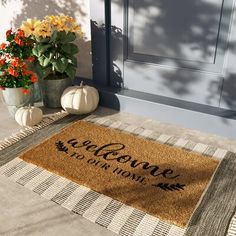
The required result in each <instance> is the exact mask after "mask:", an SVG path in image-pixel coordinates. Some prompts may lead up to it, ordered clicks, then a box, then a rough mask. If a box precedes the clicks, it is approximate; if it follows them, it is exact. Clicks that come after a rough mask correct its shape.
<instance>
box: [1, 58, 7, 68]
mask: <svg viewBox="0 0 236 236" xmlns="http://www.w3.org/2000/svg"><path fill="white" fill-rule="evenodd" d="M5 62H6V58H5V57H3V58H0V67H1V66H3V65H4V64H5Z"/></svg>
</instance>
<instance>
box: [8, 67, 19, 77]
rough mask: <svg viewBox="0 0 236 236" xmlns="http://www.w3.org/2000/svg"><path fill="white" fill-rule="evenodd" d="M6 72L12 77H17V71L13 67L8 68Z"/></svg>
mask: <svg viewBox="0 0 236 236" xmlns="http://www.w3.org/2000/svg"><path fill="white" fill-rule="evenodd" d="M7 71H8V73H9V74H10V75H12V76H14V77H18V75H19V74H18V72H17V71H15V70H14V69H13V68H11V67H10V68H8V70H7Z"/></svg>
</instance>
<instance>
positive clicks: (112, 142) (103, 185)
mask: <svg viewBox="0 0 236 236" xmlns="http://www.w3.org/2000/svg"><path fill="white" fill-rule="evenodd" d="M20 158H21V159H23V160H25V161H27V162H31V163H33V164H35V165H38V166H41V167H43V168H45V169H47V170H49V171H52V172H54V173H56V174H59V175H61V176H64V177H66V178H68V179H70V180H73V181H74V182H76V183H78V184H81V185H84V186H86V187H89V188H91V189H93V190H95V191H97V192H100V193H102V194H104V195H107V196H109V197H112V198H113V199H116V200H119V201H121V202H123V203H125V204H127V205H130V206H132V207H135V208H137V209H139V210H142V211H144V212H146V213H149V214H151V215H153V216H156V217H158V218H160V219H162V220H164V221H167V222H170V223H173V224H176V225H178V226H180V227H184V226H186V224H187V222H188V221H189V219H190V217H191V215H192V213H193V211H194V209H195V207H196V205H197V203H198V201H199V199H200V198H201V195H202V194H203V192H204V191H205V189H206V188H207V185H208V183H209V181H210V179H211V177H212V175H213V173H214V171H215V170H216V168H217V166H218V164H219V162H218V161H217V160H214V159H210V158H206V157H204V156H202V155H198V154H195V153H191V152H188V151H185V150H182V149H178V148H175V147H171V146H168V145H165V144H160V143H156V142H153V141H150V140H146V139H143V138H139V137H135V136H133V135H130V134H125V133H121V132H119V131H116V130H112V129H110V128H105V127H101V126H97V125H94V124H91V123H88V122H85V121H78V122H76V123H74V124H72V125H71V126H69V127H67V128H65V129H64V130H62V131H61V132H60V133H58V134H56V135H54V136H53V137H51V138H49V139H47V140H46V141H44V142H43V143H41V144H39V145H37V146H36V147H33V148H32V149H31V150H29V151H26V152H25V153H23V154H22V155H21V156H20Z"/></svg>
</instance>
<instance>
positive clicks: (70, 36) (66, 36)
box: [58, 31, 76, 44]
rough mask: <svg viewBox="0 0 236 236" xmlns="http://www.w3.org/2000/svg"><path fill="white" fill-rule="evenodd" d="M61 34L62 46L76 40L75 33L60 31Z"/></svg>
mask: <svg viewBox="0 0 236 236" xmlns="http://www.w3.org/2000/svg"><path fill="white" fill-rule="evenodd" d="M59 34H60V36H59V37H58V38H59V40H60V41H59V42H60V43H62V44H66V43H71V42H73V41H74V40H75V39H76V34H75V33H73V32H68V33H66V32H65V31H60V32H59Z"/></svg>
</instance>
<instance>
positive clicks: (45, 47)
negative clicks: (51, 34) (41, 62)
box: [36, 44, 52, 56]
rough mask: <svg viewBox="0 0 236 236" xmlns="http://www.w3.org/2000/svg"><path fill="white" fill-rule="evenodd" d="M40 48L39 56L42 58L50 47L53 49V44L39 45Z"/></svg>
mask: <svg viewBox="0 0 236 236" xmlns="http://www.w3.org/2000/svg"><path fill="white" fill-rule="evenodd" d="M36 47H37V48H38V54H39V56H41V55H42V54H43V53H45V52H46V51H47V50H48V49H49V48H50V47H52V45H51V44H39V45H37V46H36Z"/></svg>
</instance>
